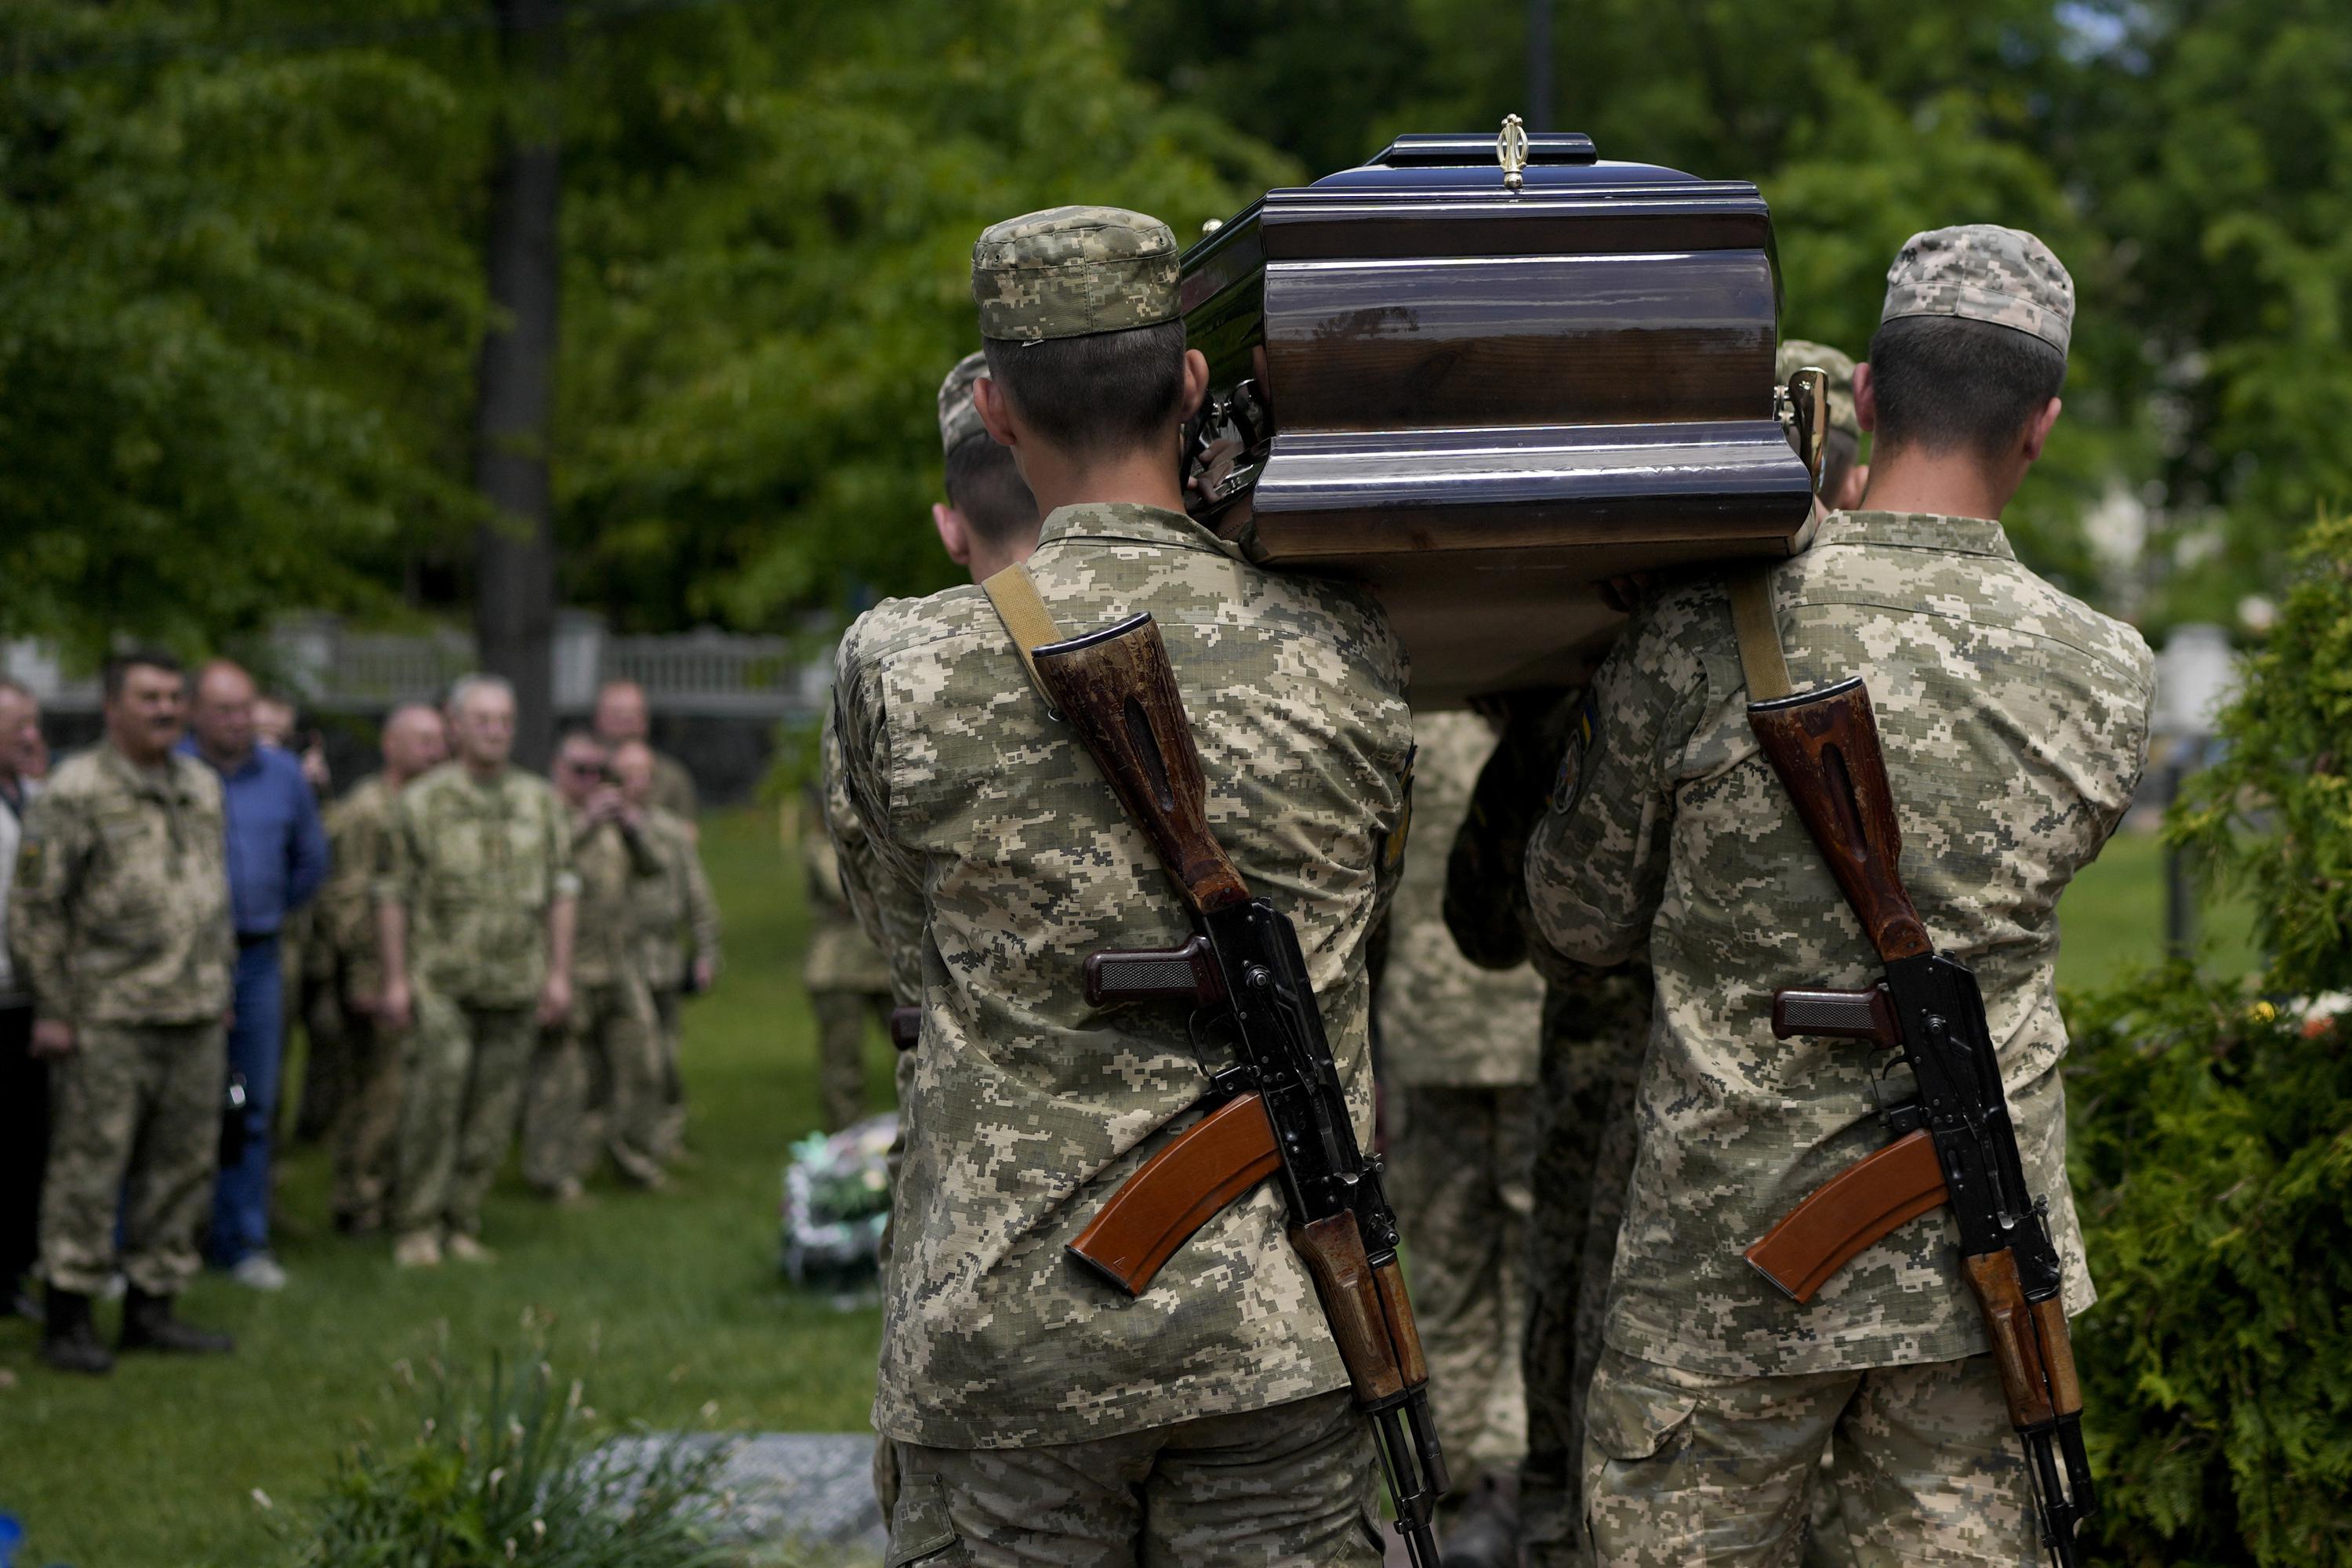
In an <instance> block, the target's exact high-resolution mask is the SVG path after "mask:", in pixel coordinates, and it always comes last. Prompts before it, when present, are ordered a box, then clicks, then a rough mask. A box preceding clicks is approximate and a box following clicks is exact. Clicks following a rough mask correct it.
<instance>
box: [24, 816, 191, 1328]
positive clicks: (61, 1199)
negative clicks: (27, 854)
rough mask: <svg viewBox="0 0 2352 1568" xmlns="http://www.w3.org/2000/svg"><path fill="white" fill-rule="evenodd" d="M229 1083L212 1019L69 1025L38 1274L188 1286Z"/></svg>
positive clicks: (52, 1104)
mask: <svg viewBox="0 0 2352 1568" xmlns="http://www.w3.org/2000/svg"><path fill="white" fill-rule="evenodd" d="M60 771H62V770H60ZM227 1081H228V1035H227V1031H226V1029H224V1028H223V1027H222V1026H221V1022H220V1020H219V1019H218V1018H217V1017H215V1018H209V1019H205V1020H204V1021H202V1022H200V1023H186V1024H114V1023H100V1022H86V1023H82V1024H79V1026H77V1027H76V1029H75V1031H74V1050H73V1053H72V1054H71V1055H70V1056H68V1057H65V1058H62V1059H60V1060H58V1061H56V1062H53V1063H51V1064H50V1067H49V1085H50V1087H49V1095H50V1101H49V1160H48V1165H47V1169H46V1171H45V1173H44V1174H43V1176H42V1181H41V1277H42V1278H43V1279H47V1281H48V1282H49V1283H50V1284H51V1285H53V1286H55V1287H56V1288H58V1289H60V1290H72V1291H76V1292H78V1293H79V1294H81V1295H85V1296H91V1295H96V1294H97V1293H98V1292H100V1291H101V1290H103V1289H106V1285H107V1281H108V1280H109V1279H110V1278H111V1277H112V1276H113V1274H114V1272H115V1270H116V1269H117V1268H121V1271H122V1273H123V1274H124V1275H126V1276H127V1277H128V1278H129V1279H130V1280H131V1283H132V1284H133V1285H136V1286H137V1287H138V1288H139V1289H142V1290H144V1291H147V1292H148V1293H149V1294H151V1295H155V1296H176V1295H178V1294H179V1293H180V1292H181V1291H182V1290H184V1289H186V1288H187V1286H188V1283H189V1282H190V1281H191V1280H193V1279H194V1278H195V1277H196V1270H197V1268H199V1267H200V1265H201V1263H202V1258H200V1256H199V1254H198V1252H197V1247H198V1246H199V1243H200V1241H201V1238H202V1237H203V1227H204V1225H205V1221H206V1220H208V1219H209V1218H210V1217H211V1215H212V1203H213V1178H214V1176H215V1173H217V1171H218V1169H219V1165H220V1126H221V1086H222V1085H223V1084H225V1083H226V1082H227ZM118 1230H119V1233H120V1235H121V1238H122V1247H121V1254H120V1256H119V1257H118V1255H117V1252H116V1249H115V1237H116V1236H117V1234H118Z"/></svg>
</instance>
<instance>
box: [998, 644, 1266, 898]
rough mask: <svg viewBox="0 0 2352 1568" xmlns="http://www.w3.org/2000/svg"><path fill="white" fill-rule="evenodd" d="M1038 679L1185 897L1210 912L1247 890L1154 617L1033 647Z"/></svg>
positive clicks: (1034, 665) (1054, 706) (1243, 894)
mask: <svg viewBox="0 0 2352 1568" xmlns="http://www.w3.org/2000/svg"><path fill="white" fill-rule="evenodd" d="M1030 659H1031V663H1032V667H1033V668H1034V669H1035V671H1036V676H1037V685H1038V687H1039V688H1040V689H1042V690H1044V692H1045V700H1046V701H1047V702H1049V703H1051V704H1052V705H1053V708H1054V710H1055V712H1057V713H1059V714H1060V715H1061V716H1062V717H1063V718H1064V719H1065V720H1066V721H1068V723H1069V726H1070V728H1071V730H1072V731H1075V732H1076V735H1077V738H1078V742H1079V743H1080V744H1081V745H1083V746H1085V747H1086V749H1087V755H1088V756H1091V757H1092V758H1094V760H1095V763H1096V765H1097V766H1098V767H1100V768H1101V769H1102V771H1103V775H1104V777H1106V778H1108V780H1109V781H1110V787H1111V790H1112V792H1113V793H1114V794H1116V795H1118V803H1119V805H1121V806H1122V807H1124V808H1125V810H1126V813H1127V817H1128V820H1129V821H1130V822H1132V823H1134V824H1135V825H1136V826H1138V827H1139V828H1141V829H1142V830H1143V833H1144V836H1145V837H1148V838H1150V840H1151V847H1152V849H1153V851H1154V852H1155V853H1156V854H1157V855H1158V856H1159V858H1160V864H1161V865H1162V866H1164V867H1166V868H1167V869H1168V874H1169V875H1170V876H1171V877H1172V878H1174V879H1175V881H1176V886H1177V889H1178V890H1179V891H1181V893H1182V894H1183V896H1184V901H1185V902H1186V903H1187V904H1189V905H1190V906H1191V907H1192V909H1193V910H1195V911H1196V912H1199V913H1207V912H1208V911H1209V910H1219V909H1223V908H1225V907H1226V906H1228V905H1231V904H1238V903H1243V902H1245V901H1247V900H1248V898H1249V889H1248V888H1247V886H1245V885H1244V883H1243V881H1242V879H1241V873H1240V872H1238V871H1236V870H1234V863H1233V862H1232V861H1231V860H1229V859H1227V858H1225V852H1224V850H1223V847H1220V846H1219V844H1218V843H1217V837H1216V835H1215V834H1214V833H1212V832H1211V831H1210V830H1209V812H1208V802H1209V786H1208V783H1207V781H1206V780H1205V779H1203V778H1202V773H1201V753H1200V751H1199V748H1198V747H1197V746H1196V745H1195V744H1194V742H1193V739H1192V721H1190V720H1189V719H1187V718H1186V717H1185V714H1184V697H1183V693H1182V692H1181V691H1180V690H1178V689H1177V686H1176V672H1175V670H1174V669H1173V668H1171V667H1170V665H1169V663H1168V648H1167V645H1166V644H1164V643H1162V642H1161V641H1160V627H1159V626H1158V625H1157V624H1155V623H1154V622H1153V620H1152V619H1151V616H1150V614H1149V613H1148V612H1147V613H1146V614H1143V615H1139V616H1132V617H1130V618H1129V619H1128V620H1124V621H1121V622H1119V623H1118V625H1117V626H1108V627H1105V628H1104V629H1103V630H1101V631H1098V632H1089V633H1088V634H1087V635H1086V636H1085V637H1071V638H1069V639H1068V640H1067V641H1065V642H1057V643H1047V644H1045V646H1044V647H1037V648H1033V649H1031V650H1030Z"/></svg>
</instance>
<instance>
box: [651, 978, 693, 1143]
mask: <svg viewBox="0 0 2352 1568" xmlns="http://www.w3.org/2000/svg"><path fill="white" fill-rule="evenodd" d="M653 1007H654V1045H655V1047H656V1058H657V1059H658V1061H659V1063H660V1067H661V1116H660V1118H659V1120H658V1121H657V1122H656V1125H655V1129H654V1153H655V1156H656V1158H658V1159H659V1160H660V1161H661V1162H662V1163H664V1164H667V1163H669V1162H670V1161H672V1160H675V1159H676V1158H677V1156H678V1153H679V1152H681V1151H682V1150H684V1149H685V1147H686V1071H685V1068H684V1067H683V1066H682V1065H681V1064H682V1063H683V1062H684V1060H685V1047H686V993H685V992H683V991H681V990H679V989H678V988H677V986H675V985H664V986H662V987H660V988H658V989H657V990H656V991H655V992H654V993H653Z"/></svg>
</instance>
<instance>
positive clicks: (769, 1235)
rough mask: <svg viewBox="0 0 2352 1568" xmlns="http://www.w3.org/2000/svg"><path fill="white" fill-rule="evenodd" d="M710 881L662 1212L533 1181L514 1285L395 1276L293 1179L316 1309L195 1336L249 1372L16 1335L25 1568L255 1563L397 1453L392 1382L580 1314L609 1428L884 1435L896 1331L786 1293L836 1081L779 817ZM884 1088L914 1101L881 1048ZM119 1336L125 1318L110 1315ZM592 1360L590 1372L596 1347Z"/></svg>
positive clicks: (7, 1352)
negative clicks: (297, 1513)
mask: <svg viewBox="0 0 2352 1568" xmlns="http://www.w3.org/2000/svg"><path fill="white" fill-rule="evenodd" d="M705 832H706V837H705V838H704V850H705V858H706V859H707V860H708V862H709V867H710V871H711V877H712V880H713V882H714V884H715V885H716V887H717V889H718V894H719V902H720V905H721V907H722V908H723V909H724V910H725V911H726V914H727V920H728V927H727V946H728V952H729V956H730V964H729V969H728V972H727V973H726V974H725V975H724V976H722V977H721V979H720V982H719V985H718V987H717V988H716V990H715V991H714V992H713V993H712V994H710V995H709V996H708V997H706V998H704V999H703V1000H701V1001H700V1002H698V1003H697V1004H694V1005H692V1011H691V1013H690V1015H689V1022H688V1034H687V1060H686V1068H687V1079H688V1103H689V1106H690V1109H691V1114H692V1118H693V1120H692V1125H691V1131H690V1132H689V1140H690V1142H691V1143H692V1144H693V1146H694V1148H695V1149H696V1150H697V1151H698V1152H699V1154H700V1155H701V1163H699V1164H698V1165H696V1166H694V1167H693V1168H691V1169H688V1170H685V1171H682V1172H680V1173H679V1174H678V1176H677V1181H676V1184H674V1185H673V1187H672V1188H671V1190H669V1191H668V1192H666V1193H660V1194H639V1193H632V1192H625V1191H622V1190H620V1189H618V1188H616V1187H614V1186H611V1185H605V1186H603V1187H600V1188H598V1189H596V1191H597V1198H598V1201H597V1203H596V1204H595V1205H594V1206H593V1207H591V1208H587V1209H583V1210H579V1211H576V1212H571V1213H562V1212H557V1211H553V1210H551V1209H548V1208H546V1207H544V1206H543V1205H539V1204H538V1203H536V1202H534V1201H533V1200H532V1199H531V1198H530V1197H529V1196H528V1195H527V1194H525V1193H524V1191H523V1190H522V1188H521V1186H520V1183H519V1182H518V1181H516V1180H515V1179H514V1178H513V1176H512V1174H511V1173H509V1176H508V1178H507V1179H506V1180H505V1181H503V1182H502V1183H501V1184H500V1186H499V1191H498V1192H497V1193H496V1194H494V1195H493V1197H492V1200H491V1205H490V1208H489V1212H488V1217H487V1223H486V1226H485V1233H486V1236H487V1238H488V1240H489V1242H490V1243H491V1245H492V1246H493V1247H496V1248H497V1249H498V1251H499V1255H500V1261H499V1263H498V1264H497V1265H496V1266H494V1267H491V1268H460V1267H456V1266H451V1267H445V1268H441V1269H439V1270H436V1271H432V1272H426V1273H395V1272H394V1270H393V1268H392V1267H391V1264H390V1261H389V1256H388V1249H387V1247H386V1246H385V1245H384V1244H383V1243H382V1242H374V1241H371V1242H354V1241H345V1240H343V1239H341V1238H340V1237H336V1236H334V1234H333V1233H332V1231H331V1228H330V1226H329V1223H328V1206H327V1205H328V1194H327V1179H326V1178H327V1173H326V1161H325V1157H324V1155H323V1153H322V1152H320V1151H319V1150H316V1149H305V1150H301V1151H298V1152H296V1153H295V1154H294V1155H293V1156H292V1157H291V1158H290V1159H289V1161H288V1162H287V1163H286V1169H285V1173H284V1177H283V1181H282V1184H281V1188H280V1205H279V1206H280V1209H281V1212H282V1214H283V1215H284V1219H285V1224H284V1226H283V1227H282V1229H281V1231H280V1233H279V1238H278V1239H279V1251H280V1255H281V1257H282V1258H284V1261H285V1263H286V1266H287V1268H289V1271H291V1273H292V1275H293V1279H294V1282H293V1284H292V1286H291V1287H290V1288H289V1289H287V1290H286V1291H284V1292H283V1293H282V1294H280V1295H278V1296H275V1297H264V1296H257V1295H255V1294H253V1293H252V1292H250V1291H247V1290H244V1289H239V1288H238V1287H236V1286H234V1285H230V1284H227V1283H226V1282H224V1281H222V1280H221V1279H218V1277H216V1276H215V1277H210V1278H207V1279H205V1280H204V1281H203V1282H202V1283H200V1284H199V1285H197V1286H196V1287H195V1288H194V1289H192V1290H190V1291H189V1293H188V1296H187V1298H186V1301H185V1307H186V1310H187V1312H188V1315H189V1316H190V1317H192V1318H194V1319H195V1320H197V1321H202V1322H204V1323H205V1324H208V1325H215V1326H218V1327H222V1328H226V1329H229V1330H231V1331H234V1332H235V1333H236V1336H237V1339H238V1353H237V1354H236V1355H235V1356H232V1357H224V1358H219V1359H215V1360H206V1361H197V1362H186V1361H161V1360H157V1359H154V1358H152V1357H132V1358H131V1359H129V1360H127V1361H125V1362H124V1363H122V1365H121V1367H120V1368H118V1369H117V1371H116V1372H115V1373H114V1375H113V1376H111V1377H110V1378H105V1379H80V1378H68V1377H66V1376H63V1375H60V1374H58V1373H52V1372H50V1371H49V1370H48V1369H47V1367H46V1366H44V1365H42V1364H41V1363H40V1362H39V1360H38V1357H37V1354H36V1348H37V1331H36V1330H35V1329H34V1327H33V1326H32V1325H31V1324H27V1323H23V1322H19V1321H13V1320H11V1321H8V1322H6V1323H5V1325H0V1369H5V1370H6V1371H8V1372H11V1373H15V1375H16V1384H15V1386H14V1387H13V1388H9V1389H6V1390H5V1391H0V1511H7V1512H11V1513H14V1514H16V1516H17V1517H18V1518H19V1519H20V1520H21V1521H23V1523H24V1525H25V1527H26V1533H27V1540H26V1551H25V1553H24V1555H23V1557H22V1559H21V1560H20V1561H21V1562H22V1563H25V1564H27V1565H35V1564H47V1563H71V1564H74V1565H76V1568H188V1565H190V1564H198V1563H233V1564H236V1565H238V1568H244V1565H246V1564H249V1563H255V1562H256V1561H257V1560H258V1559H259V1558H260V1557H261V1556H262V1554H263V1552H265V1551H266V1550H267V1548H268V1542H269V1540H270V1535H269V1520H268V1516H266V1515H265V1514H264V1513H263V1511H262V1510H261V1509H260V1507H259V1506H258V1505H257V1503H256V1502H255V1501H254V1500H253V1498H252V1495H251V1494H252V1493H253V1491H254V1490H255V1489H261V1490H262V1491H264V1492H266V1493H267V1494H268V1495H269V1496H270V1497H271V1498H272V1499H274V1500H277V1501H278V1504H279V1505H280V1507H281V1508H282V1507H284V1506H285V1505H286V1504H287V1503H289V1501H299V1500H301V1499H302V1498H303V1497H304V1496H305V1495H306V1494H310V1493H312V1492H315V1491H316V1490H317V1489H319V1488H320V1485H321V1483H322V1482H323V1481H324V1480H325V1479H326V1477H327V1475H328V1473H329V1470H330V1468H331V1464H332V1462H333V1458H334V1455H335V1454H336V1452H337V1451H338V1450H339V1448H341V1447H343V1446H344V1445H346V1444H348V1443H349V1442H350V1441H351V1440H352V1437H353V1436H356V1435H357V1433H358V1431H359V1429H360V1428H359V1423H360V1422H362V1420H366V1421H370V1422H373V1424H374V1425H375V1426H376V1427H377V1429H379V1430H381V1431H385V1432H398V1431H401V1430H403V1429H404V1428H405V1427H406V1426H408V1424H409V1414H410V1406H409V1405H408V1404H407V1402H406V1401H405V1399H402V1400H393V1399H391V1398H390V1397H389V1396H388V1395H387V1394H386V1392H385V1390H386V1384H387V1382H388V1378H389V1370H390V1367H391V1363H393V1362H394V1360H395V1359H397V1358H401V1357H413V1358H422V1357H424V1356H425V1355H428V1354H430V1353H431V1352H432V1351H433V1348H434V1346H435V1343H436V1328H437V1325H440V1324H443V1323H446V1325H447V1327H448V1332H449V1337H450V1342H451V1346H452V1349H453V1351H454V1352H456V1353H457V1355H459V1356H466V1357H480V1358H486V1357H487V1355H488V1352H489V1351H491V1350H492V1349H503V1348H508V1347H510V1346H512V1345H513V1344H515V1343H516V1342H518V1340H519V1338H520V1324H521V1321H522V1318H523V1314H524V1312H525V1310H526V1309H530V1308H536V1309H540V1310H545V1311H548V1312H551V1313H552V1314H554V1316H555V1318H556V1320H557V1323H558V1329H557V1336H558V1347H559V1363H560V1364H561V1365H562V1368H563V1369H564V1370H566V1371H572V1370H576V1369H580V1368H582V1367H583V1366H584V1367H585V1369H586V1372H587V1375H588V1377H589V1380H590V1384H591V1394H590V1397H591V1401H592V1403H593V1404H594V1405H596V1406H598V1407H599V1408H600V1409H601V1410H602V1411H603V1412H604V1413H605V1414H606V1415H611V1416H615V1417H621V1418H626V1419H633V1420H641V1421H645V1422H646V1423H649V1424H651V1425H653V1426H661V1427H672V1426H691V1427H695V1428H698V1429H706V1430H708V1429H730V1430H746V1431H749V1430H769V1431H775V1430H789V1431H825V1430H832V1431H862V1430H865V1429H866V1408H867V1405H868V1402H869V1401H870V1400H871V1398H872V1395H873V1366H874V1361H875V1355H876V1352H877V1348H878V1346H879V1342H880V1323H879V1317H878V1314H877V1312H876V1311H875V1310H871V1309H863V1310H855V1311H848V1312H841V1311H836V1310H834V1309H833V1307H832V1305H831V1304H830V1303H829V1302H827V1301H825V1300H816V1299H812V1298H810V1297H807V1296H804V1295H802V1294H800V1293H798V1292H796V1291H794V1290H793V1289H791V1288H790V1287H789V1286H788V1285H787V1284H785V1283H784V1282H783V1281H782V1279H781V1278H780V1276H779V1275H778V1274H777V1272H776V1263H775V1258H776V1206H777V1196H778V1192H779V1186H778V1183H779V1175H780V1172H781V1169H782V1161H783V1158H784V1151H785V1147H786V1145H787V1143H788V1142H790V1141H791V1139H792V1138H793V1137H794V1136H796V1135H798V1134H800V1133H803V1132H804V1131H807V1130H808V1129H809V1127H810V1126H812V1125H813V1124H814V1121H815V1105H816V1093H815V1068H814V1045H813V1037H812V1035H811V1030H810V1023H809V1017H808V1010H807V1007H806V1005H805V1003H804V1001H803V996H802V993H801V990H800V986H799V983H798V977H799V964H798V953H799V952H800V948H801V939H802V926H803V919H804V916H803V910H802V907H801V898H800V891H799V889H800V879H801V874H800V871H799V868H798V867H797V865H796V864H793V863H788V862H787V861H786V859H785V858H784V856H783V853H782V848H781V847H780V846H779V844H778V842H777V839H776V834H775V829H774V819H773V818H772V816H767V815H765V814H762V813H742V814H735V815H729V816H720V817H715V818H713V819H711V820H710V822H709V824H708V825H707V827H706V830H705ZM872 1048H873V1050H874V1053H875V1057H876V1060H875V1061H874V1063H873V1071H872V1074H871V1076H870V1078H869V1082H870V1083H871V1084H872V1085H873V1090H874V1093H875V1094H876V1095H877V1097H881V1096H887V1093H888V1084H889V1078H888V1070H887V1057H888V1047H887V1044H885V1043H883V1042H882V1041H880V1040H879V1039H878V1038H877V1040H875V1041H874V1042H873V1045H872ZM104 1318H105V1321H106V1322H107V1323H108V1325H109V1327H110V1323H111V1319H112V1312H111V1310H107V1311H106V1312H105V1313H104ZM592 1343H593V1346H594V1347H595V1348H594V1352H593V1359H592V1357H591V1351H590V1347H591V1345H592Z"/></svg>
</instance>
